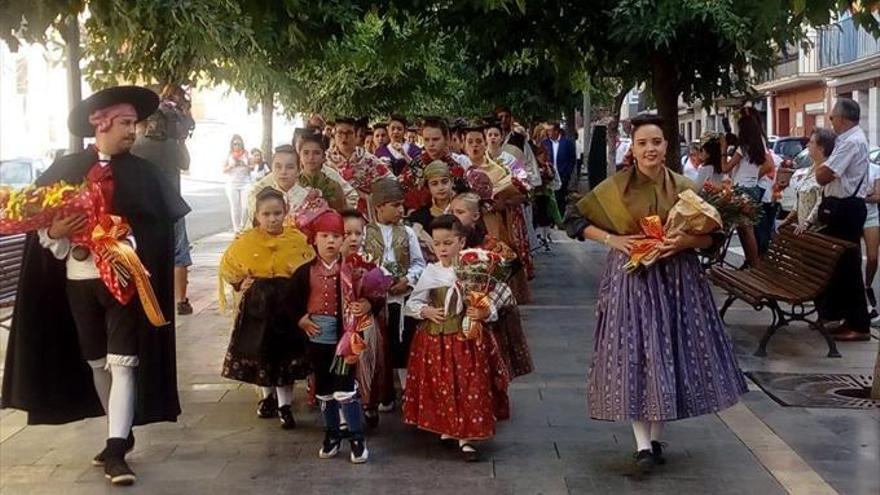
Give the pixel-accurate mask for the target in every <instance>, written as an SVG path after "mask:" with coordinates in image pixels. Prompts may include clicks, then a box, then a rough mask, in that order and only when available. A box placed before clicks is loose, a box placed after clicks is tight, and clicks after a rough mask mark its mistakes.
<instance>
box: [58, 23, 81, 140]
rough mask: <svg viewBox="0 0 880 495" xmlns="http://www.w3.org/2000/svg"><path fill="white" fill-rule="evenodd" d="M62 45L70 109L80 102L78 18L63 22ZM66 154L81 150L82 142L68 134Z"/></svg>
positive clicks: (77, 137) (79, 138)
mask: <svg viewBox="0 0 880 495" xmlns="http://www.w3.org/2000/svg"><path fill="white" fill-rule="evenodd" d="M63 37H64V44H65V48H64V50H65V54H66V55H67V104H68V107H69V108H70V109H73V107H74V106H75V105H76V104H77V103H79V102H80V101H82V71H81V70H80V68H79V61H80V58H81V50H80V45H79V43H80V41H79V18H78V17H77V15H76V14H71V15H69V16H68V17H67V20H66V21H65V22H64V32H63ZM67 143H68V144H67V152H68V153H76V152H78V151H82V150H83V140H82V138H81V137H79V136H74V135H73V134H70V136H69V139H68V142H67Z"/></svg>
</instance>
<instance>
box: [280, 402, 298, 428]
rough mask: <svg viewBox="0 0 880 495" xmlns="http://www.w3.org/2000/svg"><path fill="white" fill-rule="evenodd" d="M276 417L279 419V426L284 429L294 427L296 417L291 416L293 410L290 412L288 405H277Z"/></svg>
mask: <svg viewBox="0 0 880 495" xmlns="http://www.w3.org/2000/svg"><path fill="white" fill-rule="evenodd" d="M278 418H279V419H280V420H281V428H283V429H285V430H292V429H294V428H296V419H295V418H294V417H293V412H291V410H290V406H281V407H279V408H278Z"/></svg>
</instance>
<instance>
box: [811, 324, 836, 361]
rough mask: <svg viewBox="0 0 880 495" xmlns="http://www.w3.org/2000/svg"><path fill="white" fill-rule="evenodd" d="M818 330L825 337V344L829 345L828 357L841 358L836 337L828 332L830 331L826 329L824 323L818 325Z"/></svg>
mask: <svg viewBox="0 0 880 495" xmlns="http://www.w3.org/2000/svg"><path fill="white" fill-rule="evenodd" d="M816 327H817V328H816V330H818V331H819V333H821V334H822V336H823V337H825V342H826V343H827V344H828V357H830V358H839V357H841V355H840V352H838V351H837V342H835V341H834V336H833V335H831V333H829V332H828V329H827V328H825V325H824V324H822V323H818V324H817V325H816Z"/></svg>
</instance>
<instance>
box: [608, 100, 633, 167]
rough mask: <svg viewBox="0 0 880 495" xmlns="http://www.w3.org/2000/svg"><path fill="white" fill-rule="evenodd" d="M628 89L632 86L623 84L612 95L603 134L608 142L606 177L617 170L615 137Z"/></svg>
mask: <svg viewBox="0 0 880 495" xmlns="http://www.w3.org/2000/svg"><path fill="white" fill-rule="evenodd" d="M630 89H632V88H627V87H626V85H625V84H624V87H622V88H621V89H620V91H618V92H617V94H616V95H614V103H612V106H611V121H610V122H608V129H607V131H606V132H607V134H606V135H605V142H606V143H607V144H608V177H611V176H612V175H614V173H615V172H616V171H617V163H616V162H617V138H618V134H619V133H618V132H617V129H618V128H620V107H621V106H623V101H624V100H625V99H626V95H627V94H628V93H629V90H630Z"/></svg>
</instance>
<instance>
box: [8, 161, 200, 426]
mask: <svg viewBox="0 0 880 495" xmlns="http://www.w3.org/2000/svg"><path fill="white" fill-rule="evenodd" d="M96 161H97V153H96V151H95V150H94V148H89V149H87V150H85V151H82V152H79V153H75V154H72V155H67V156H64V157H62V158H60V159H58V160H57V161H55V163H53V164H52V166H51V167H49V169H48V170H46V172H45V173H44V174H43V175H42V176H40V178H39V179H38V180H37V181H36V184H37V185H47V184H51V183H53V182H57V181H59V180H65V181H68V182H71V183H80V182H81V181H82V180H83V178H84V177H85V175H86V173H87V172H88V171H89V169H90V168H91V167H92V166H93V165H94V164H95V162H96ZM110 166H111V167H112V168H113V178H114V183H115V189H114V194H113V212H114V213H117V214H120V215H122V216H123V217H125V218H126V219H127V220H128V221H129V223H130V224H131V227H132V230H133V234H134V237H135V240H136V243H137V253H138V256H139V257H140V259H141V261H142V262H143V263H144V266H146V268H147V270H148V271H149V273H150V275H151V278H150V281H151V283H152V286H153V290H154V291H155V293H156V297H157V299H158V301H159V304H160V306H161V308H162V312H163V313H164V315H165V318H166V319H167V320H169V321H170V322H171V324H170V325H166V326H164V327H162V328H155V327H153V326H152V325H151V324H150V323H149V321H148V320H147V318H146V315H145V314H144V313H143V311H140V312H139V313H140V316H141V317H140V321H139V323H138V326H139V328H138V334H139V354H140V366H139V367H138V381H137V396H136V400H135V402H136V407H135V424H138V425H140V424H147V423H153V422H157V421H176V420H177V416H178V415H179V414H180V402H179V400H178V397H177V371H176V357H175V343H174V266H173V265H174V262H173V260H174V232H173V225H174V221H176V220H177V219H179V218H181V217H183V216H184V215H186V214H187V213H188V212H189V211H190V209H189V206H188V205H187V204H186V202H185V201H184V200H183V198H181V197H180V194H179V193H178V192H177V191H176V190H175V188H174V186H173V185H172V184H171V182H170V181H169V180H168V178H167V177H165V176H164V175H162V173H161V172H160V171H159V169H158V167H156V165H154V164H152V163H150V162H148V161H146V160H144V159H142V158H138V157H136V156H134V155H131V154H129V153H123V154H120V155H117V156H114V157H112V160H111V162H110ZM21 270H22V271H21V278H20V280H19V285H18V294H17V297H16V301H15V310H14V313H13V317H12V327H11V331H10V334H9V345H8V348H7V352H6V366H5V369H4V375H3V397H2V402H0V406H2V407H4V408H5V407H11V408H15V409H21V410H24V411H27V413H28V424H63V423H69V422H72V421H77V420H80V419H84V418H89V417H97V416H103V415H104V410H103V408H102V407H101V403H100V401H99V400H98V395H97V393H96V392H95V388H94V383H93V381H92V371H91V369H90V367H89V365H88V363H86V361H85V359H83V357H82V354H81V352H80V348H79V342H78V339H77V332H76V327H75V325H74V321H73V317H72V316H71V312H70V307H69V306H68V301H67V295H66V292H65V290H66V289H65V286H66V280H67V276H66V269H65V262H64V261H62V260H58V259H56V258H55V257H54V256H53V255H52V254H51V253H50V252H49V251H48V250H47V249H44V248H43V247H42V246H40V243H39V239H38V236H37V234H36V232H31V233H29V234H28V236H27V241H26V245H25V252H24V258H23V260H22V268H21ZM129 304H136V305H138V306H140V301H139V300H138V299H137V298H134V299H132V301H131V302H130V303H129Z"/></svg>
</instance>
